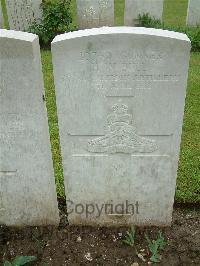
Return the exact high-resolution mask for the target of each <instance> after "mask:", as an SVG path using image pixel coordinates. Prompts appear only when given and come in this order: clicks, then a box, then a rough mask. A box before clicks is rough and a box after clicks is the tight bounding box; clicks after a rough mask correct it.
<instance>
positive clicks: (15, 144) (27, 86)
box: [0, 30, 59, 226]
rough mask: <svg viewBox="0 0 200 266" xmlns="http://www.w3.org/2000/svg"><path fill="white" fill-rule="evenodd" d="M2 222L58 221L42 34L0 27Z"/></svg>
mask: <svg viewBox="0 0 200 266" xmlns="http://www.w3.org/2000/svg"><path fill="white" fill-rule="evenodd" d="M0 65H1V68H0V77H1V79H0V151H1V152H0V224H6V225H13V226H23V225H48V224H58V222H59V216H58V206H57V199H56V189H55V180H54V177H53V167H52V158H51V149H50V140H49V132H48V122H47V113H46V107H45V102H43V93H44V92H43V80H42V71H41V62H40V50H39V41H38V37H37V36H36V35H33V34H29V33H25V32H17V31H8V30H0Z"/></svg>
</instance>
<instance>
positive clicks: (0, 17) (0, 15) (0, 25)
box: [0, 1, 3, 29]
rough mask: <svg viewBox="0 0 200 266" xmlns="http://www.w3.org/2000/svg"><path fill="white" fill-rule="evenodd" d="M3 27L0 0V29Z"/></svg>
mask: <svg viewBox="0 0 200 266" xmlns="http://www.w3.org/2000/svg"><path fill="white" fill-rule="evenodd" d="M2 28H3V12H2V8H1V1H0V29H2Z"/></svg>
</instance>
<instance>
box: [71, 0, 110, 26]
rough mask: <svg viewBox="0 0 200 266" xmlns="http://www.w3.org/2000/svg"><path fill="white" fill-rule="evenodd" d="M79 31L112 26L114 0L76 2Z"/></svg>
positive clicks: (79, 0) (78, 0) (77, 0)
mask: <svg viewBox="0 0 200 266" xmlns="http://www.w3.org/2000/svg"><path fill="white" fill-rule="evenodd" d="M76 4H77V15H78V23H79V29H87V28H97V27H101V26H113V25H114V0H76Z"/></svg>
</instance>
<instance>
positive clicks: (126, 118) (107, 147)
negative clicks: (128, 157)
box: [87, 103, 158, 153]
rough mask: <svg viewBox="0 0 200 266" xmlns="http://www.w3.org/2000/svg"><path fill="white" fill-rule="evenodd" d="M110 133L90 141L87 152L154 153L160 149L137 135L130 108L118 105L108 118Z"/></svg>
mask: <svg viewBox="0 0 200 266" xmlns="http://www.w3.org/2000/svg"><path fill="white" fill-rule="evenodd" d="M107 125H108V133H107V134H106V135H105V136H103V137H99V138H95V139H93V140H90V141H89V142H88V145H87V150H88V151H90V152H96V153H101V152H104V153H133V152H141V153H143V152H153V151H155V150H157V149H158V147H157V145H156V142H155V141H154V140H150V139H147V138H144V137H141V136H139V135H137V134H136V128H135V126H134V124H133V118H132V115H131V114H129V113H128V106H127V105H125V104H122V103H117V104H115V105H113V106H112V113H111V114H110V115H108V117H107Z"/></svg>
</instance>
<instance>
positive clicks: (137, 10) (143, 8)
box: [124, 0, 163, 26]
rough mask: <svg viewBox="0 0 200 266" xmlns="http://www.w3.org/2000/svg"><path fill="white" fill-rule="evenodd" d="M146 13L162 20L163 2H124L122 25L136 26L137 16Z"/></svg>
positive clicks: (142, 0) (135, 0)
mask: <svg viewBox="0 0 200 266" xmlns="http://www.w3.org/2000/svg"><path fill="white" fill-rule="evenodd" d="M146 13H149V15H150V16H151V17H154V18H156V19H160V20H162V13H163V0H125V14H124V25H126V26H137V25H138V15H139V14H140V15H143V14H146Z"/></svg>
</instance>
